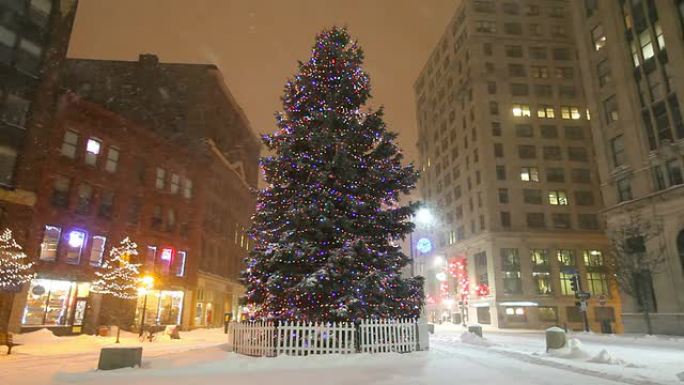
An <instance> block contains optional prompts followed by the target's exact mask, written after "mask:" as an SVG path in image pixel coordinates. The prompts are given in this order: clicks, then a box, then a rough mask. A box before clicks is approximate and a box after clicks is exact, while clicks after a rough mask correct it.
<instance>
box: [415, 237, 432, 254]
mask: <svg viewBox="0 0 684 385" xmlns="http://www.w3.org/2000/svg"><path fill="white" fill-rule="evenodd" d="M416 249H418V251H420V252H421V253H429V252H430V251H431V250H432V242H430V240H429V239H427V238H420V239H419V240H418V242H416Z"/></svg>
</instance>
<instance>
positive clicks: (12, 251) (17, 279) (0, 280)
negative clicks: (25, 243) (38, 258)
mask: <svg viewBox="0 0 684 385" xmlns="http://www.w3.org/2000/svg"><path fill="white" fill-rule="evenodd" d="M35 276H36V274H35V273H34V272H33V262H29V261H28V258H27V257H26V254H25V253H24V252H23V250H22V248H21V246H19V244H18V243H17V242H16V241H15V240H14V237H13V236H12V230H10V229H5V230H4V231H3V232H2V234H0V295H2V296H3V297H5V298H2V301H0V303H1V304H3V306H2V309H0V310H1V311H0V330H4V329H6V325H5V324H6V322H7V318H8V316H9V314H6V313H8V311H9V304H11V303H12V299H13V297H14V293H15V292H16V291H18V290H19V289H20V288H21V286H22V285H23V284H25V283H26V282H29V281H31V280H32V279H33V278H35Z"/></svg>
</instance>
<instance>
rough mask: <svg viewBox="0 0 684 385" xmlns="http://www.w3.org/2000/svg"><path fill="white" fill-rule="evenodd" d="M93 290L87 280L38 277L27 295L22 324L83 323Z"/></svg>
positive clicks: (61, 324) (55, 324)
mask: <svg viewBox="0 0 684 385" xmlns="http://www.w3.org/2000/svg"><path fill="white" fill-rule="evenodd" d="M89 292H90V284H89V283H87V282H73V281H57V280H50V279H34V280H32V281H31V286H30V287H29V291H28V295H27V298H26V306H25V307H24V316H23V317H22V325H24V326H67V325H81V324H82V323H83V317H84V314H85V306H86V298H87V297H88V294H89ZM79 299H81V300H79ZM77 304H78V306H77Z"/></svg>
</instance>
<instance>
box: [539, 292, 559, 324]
mask: <svg viewBox="0 0 684 385" xmlns="http://www.w3.org/2000/svg"><path fill="white" fill-rule="evenodd" d="M549 294H550V293H549ZM537 314H538V315H539V320H540V321H542V322H553V323H558V308H557V307H555V306H539V307H537Z"/></svg>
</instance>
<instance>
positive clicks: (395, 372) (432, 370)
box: [0, 327, 684, 385]
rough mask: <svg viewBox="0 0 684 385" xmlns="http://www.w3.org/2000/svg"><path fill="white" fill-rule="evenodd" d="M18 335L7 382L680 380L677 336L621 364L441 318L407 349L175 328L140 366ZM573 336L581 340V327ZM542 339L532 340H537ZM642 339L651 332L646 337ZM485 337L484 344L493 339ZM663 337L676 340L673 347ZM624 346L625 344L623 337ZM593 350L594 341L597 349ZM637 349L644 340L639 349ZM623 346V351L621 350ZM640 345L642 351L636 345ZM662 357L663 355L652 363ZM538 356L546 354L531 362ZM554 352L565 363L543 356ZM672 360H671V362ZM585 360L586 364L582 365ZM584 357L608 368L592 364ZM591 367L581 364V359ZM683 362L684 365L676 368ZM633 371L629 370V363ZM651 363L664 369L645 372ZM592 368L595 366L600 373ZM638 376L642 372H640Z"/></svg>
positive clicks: (416, 384) (564, 383)
mask: <svg viewBox="0 0 684 385" xmlns="http://www.w3.org/2000/svg"><path fill="white" fill-rule="evenodd" d="M40 333H43V334H42V335H40V334H38V335H33V336H32V335H24V336H21V337H22V338H25V341H27V342H28V343H27V345H23V346H20V347H18V348H17V350H16V354H12V355H11V356H0V384H2V385H5V384H8V385H48V384H52V385H66V384H83V385H114V384H119V385H120V384H125V385H143V384H144V385H167V384H169V385H170V384H181V385H184V384H188V385H215V384H216V385H218V384H230V385H260V384H264V385H273V384H279V385H304V384H331V385H390V384H391V385H423V384H424V385H428V384H429V385H442V384H444V385H447V384H449V385H453V384H468V383H484V384H492V385H498V384H506V385H518V384H520V385H523V384H525V385H537V384H551V383H552V384H554V385H584V384H592V385H608V384H618V383H634V382H624V381H614V380H611V379H610V378H611V377H612V378H615V376H614V375H613V374H611V373H612V372H611V371H612V370H613V369H617V370H618V371H619V372H622V374H624V376H623V377H625V378H627V377H626V376H629V378H637V379H645V380H644V381H645V382H643V384H651V383H658V384H676V385H681V384H684V382H679V381H678V380H677V379H676V377H674V379H672V377H671V378H670V379H672V380H670V379H668V378H666V377H667V375H670V374H671V373H676V372H677V370H676V367H677V366H682V363H684V360H682V359H680V358H682V357H684V355H682V356H679V357H677V356H676V354H677V353H678V352H679V353H681V343H676V342H672V343H670V342H667V343H664V344H660V343H658V344H656V346H655V347H650V346H649V349H648V351H647V353H648V355H649V358H648V363H647V364H646V363H644V365H645V366H646V368H627V367H625V366H621V365H607V364H596V363H594V364H591V363H586V362H584V361H583V360H578V359H568V358H554V357H547V356H546V355H545V354H544V353H543V335H542V334H541V333H510V334H506V333H501V334H498V333H492V332H488V334H486V336H488V337H489V338H487V339H486V340H480V339H478V338H473V337H471V336H469V337H466V338H464V339H461V334H462V330H461V329H459V328H457V327H452V328H444V327H439V328H438V329H437V334H436V335H433V336H432V337H433V338H432V341H431V342H432V350H431V351H429V352H418V353H411V354H377V355H366V354H354V355H346V356H339V355H329V356H312V357H278V358H252V357H245V356H239V355H236V354H233V353H229V352H226V351H225V345H226V344H225V338H226V337H225V335H224V334H223V333H222V330H219V329H213V330H197V331H193V332H186V333H182V334H181V337H182V339H181V340H175V341H174V340H168V339H166V340H162V341H159V342H155V343H145V344H142V346H143V347H144V353H143V362H144V363H143V368H142V369H137V368H136V369H121V370H114V371H107V372H103V371H96V370H94V368H95V366H96V365H97V357H98V354H99V348H100V347H101V346H104V345H107V344H111V342H112V340H111V339H106V338H99V337H88V336H80V337H61V338H58V337H53V336H51V335H49V334H46V333H44V332H40ZM590 337H591V338H589V340H591V339H592V338H593V339H594V340H596V342H594V341H589V340H588V341H587V343H586V344H585V345H584V347H583V348H582V349H584V350H587V351H592V352H593V350H596V349H599V348H600V346H603V345H605V344H604V342H605V341H603V340H604V339H610V340H612V339H616V340H621V339H622V338H623V337H603V336H593V337H592V336H590ZM580 339H582V340H583V338H582V336H580ZM538 340H539V341H541V342H539V341H538ZM646 340H648V339H646ZM123 343H124V344H130V345H136V344H137V345H140V343H139V342H137V339H136V336H134V335H128V334H127V335H126V336H125V338H124V342H123ZM490 345H491V346H490ZM669 345H673V346H677V345H678V346H679V350H677V349H675V348H672V347H670V346H669ZM630 346H631V347H630ZM639 346H641V347H642V348H643V346H644V345H643V344H641V343H635V344H632V345H630V343H614V344H613V345H611V353H612V352H613V350H615V353H614V354H619V355H620V356H619V357H621V358H625V357H626V358H625V359H627V358H629V359H632V358H633V357H632V356H628V355H627V354H625V352H626V351H627V350H620V349H618V348H617V347H622V348H621V349H636V350H638V348H639ZM599 350H600V349H599ZM642 352H643V350H642ZM623 354H625V356H624V357H623ZM642 355H644V353H642ZM663 357H670V361H667V362H664V361H663V362H662V363H661V364H660V366H653V367H651V365H653V363H654V362H658V361H659V360H661V359H663ZM535 360H540V361H541V360H543V362H536V361H535ZM554 360H558V362H559V363H563V364H564V365H575V367H572V368H563V367H558V366H554V365H549V364H548V363H549V362H551V363H554ZM673 361H678V363H677V362H674V363H673ZM587 365H589V366H587ZM591 365H596V366H597V367H600V368H603V369H605V370H606V372H605V373H604V374H601V373H600V372H596V371H594V369H593V367H591ZM587 367H589V368H591V370H592V372H583V371H582V370H583V368H584V369H586V368H587ZM682 370H684V368H681V370H679V371H682ZM630 371H632V372H630ZM652 371H659V372H662V375H661V374H659V373H656V375H658V376H660V377H652V375H653V373H652ZM597 373H598V374H597ZM642 377H643V378H642Z"/></svg>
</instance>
